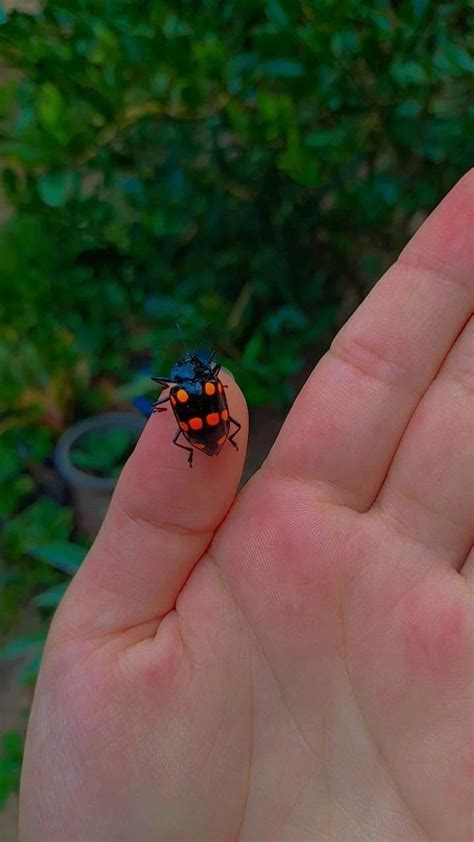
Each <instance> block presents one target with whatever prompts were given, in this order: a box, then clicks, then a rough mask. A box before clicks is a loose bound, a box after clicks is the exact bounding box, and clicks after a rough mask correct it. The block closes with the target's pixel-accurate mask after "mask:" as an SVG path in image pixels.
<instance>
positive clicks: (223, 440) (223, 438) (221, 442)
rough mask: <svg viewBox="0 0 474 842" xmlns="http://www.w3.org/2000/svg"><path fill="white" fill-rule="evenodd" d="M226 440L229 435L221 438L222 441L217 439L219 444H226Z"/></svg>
mask: <svg viewBox="0 0 474 842" xmlns="http://www.w3.org/2000/svg"><path fill="white" fill-rule="evenodd" d="M226 438H227V433H225V435H223V436H221V437H220V439H217V444H224V442H225V440H226Z"/></svg>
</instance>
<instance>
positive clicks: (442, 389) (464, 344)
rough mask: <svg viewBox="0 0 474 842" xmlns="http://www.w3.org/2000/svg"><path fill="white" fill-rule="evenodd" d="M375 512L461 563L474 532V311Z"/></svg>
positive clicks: (398, 455)
mask: <svg viewBox="0 0 474 842" xmlns="http://www.w3.org/2000/svg"><path fill="white" fill-rule="evenodd" d="M373 513H374V515H377V516H380V515H381V516H382V517H384V518H388V520H389V524H390V525H391V526H394V527H395V529H397V530H398V531H400V530H401V531H402V532H403V533H404V534H406V535H407V536H409V537H410V538H411V539H413V540H415V541H416V542H418V543H421V544H423V545H424V546H425V547H427V548H428V549H429V550H430V551H431V552H432V553H433V554H435V555H436V556H438V557H441V558H443V559H447V560H448V561H449V563H450V564H451V565H452V566H454V567H456V568H458V569H459V568H460V566H461V565H462V563H463V562H464V559H465V558H466V555H467V553H468V551H469V548H470V547H471V546H472V543H473V540H474V318H471V319H470V320H469V322H468V324H467V325H466V326H465V328H464V330H463V331H462V333H461V335H460V336H459V338H458V340H457V341H456V343H455V345H454V347H453V348H452V350H451V351H450V353H449V355H448V356H447V358H446V360H445V363H444V365H443V367H442V368H441V370H440V372H439V375H438V376H437V377H436V379H435V380H434V381H433V383H432V385H431V386H430V388H429V389H428V391H427V393H426V394H425V396H424V398H423V400H422V401H421V403H420V404H419V406H418V408H417V410H416V412H415V414H414V415H413V417H412V419H411V421H410V423H409V425H408V428H407V431H406V433H405V435H404V437H403V440H402V443H401V446H400V448H399V449H398V451H397V453H396V455H395V458H394V461H393V464H392V465H391V467H390V470H389V472H388V475H387V479H386V481H385V483H384V485H383V486H382V489H381V491H380V494H379V496H378V498H377V500H376V501H375V504H374V507H373Z"/></svg>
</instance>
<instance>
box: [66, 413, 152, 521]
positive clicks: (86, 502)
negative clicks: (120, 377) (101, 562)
mask: <svg viewBox="0 0 474 842" xmlns="http://www.w3.org/2000/svg"><path fill="white" fill-rule="evenodd" d="M145 423H146V420H145V419H144V418H141V417H140V416H139V415H135V414H133V413H131V412H107V413H104V414H103V415H96V416H94V417H92V418H87V419H85V420H84V421H79V422H78V423H77V424H74V425H73V426H72V427H69V429H68V430H66V432H65V433H64V434H63V435H62V436H61V438H60V439H59V441H58V443H57V445H56V449H55V454H54V459H55V464H56V468H57V470H58V472H59V473H60V474H61V476H62V477H63V479H64V480H65V481H66V483H67V484H68V486H69V488H70V490H71V492H72V496H73V502H74V507H75V511H76V518H77V525H78V528H79V529H80V530H81V531H83V532H85V533H86V534H88V535H90V536H91V537H94V536H95V535H96V534H97V532H98V530H99V528H100V525H101V523H102V521H103V519H104V517H105V513H106V511H107V508H108V505H109V503H110V498H111V496H112V492H113V490H114V488H115V485H116V483H117V479H118V477H117V476H98V475H97V474H94V473H92V472H89V471H88V470H85V469H83V468H79V467H77V466H76V465H75V464H74V461H73V455H74V451H76V450H80V446H81V442H83V441H86V440H87V437H88V436H90V434H91V433H97V434H104V435H107V433H109V432H111V431H114V430H124V431H126V432H129V433H131V434H132V436H133V438H134V439H135V440H138V438H139V436H140V434H141V432H142V430H143V428H144V426H145Z"/></svg>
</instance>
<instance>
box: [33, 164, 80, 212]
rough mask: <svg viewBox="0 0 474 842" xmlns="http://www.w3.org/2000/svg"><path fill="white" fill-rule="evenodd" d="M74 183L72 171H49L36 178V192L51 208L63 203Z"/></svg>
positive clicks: (60, 205) (58, 206) (69, 194)
mask: <svg viewBox="0 0 474 842" xmlns="http://www.w3.org/2000/svg"><path fill="white" fill-rule="evenodd" d="M73 183H74V173H72V172H50V173H46V175H42V176H41V177H40V178H39V179H38V193H39V194H40V196H41V198H42V200H43V202H44V203H45V204H46V205H49V206H50V207H51V208H60V207H62V205H65V204H66V202H67V200H68V199H69V197H70V196H71V192H72V187H73Z"/></svg>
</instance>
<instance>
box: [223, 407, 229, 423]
mask: <svg viewBox="0 0 474 842" xmlns="http://www.w3.org/2000/svg"><path fill="white" fill-rule="evenodd" d="M228 417H229V413H228V411H227V409H223V410H222V412H221V418H222V420H223V421H227V419H228Z"/></svg>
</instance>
